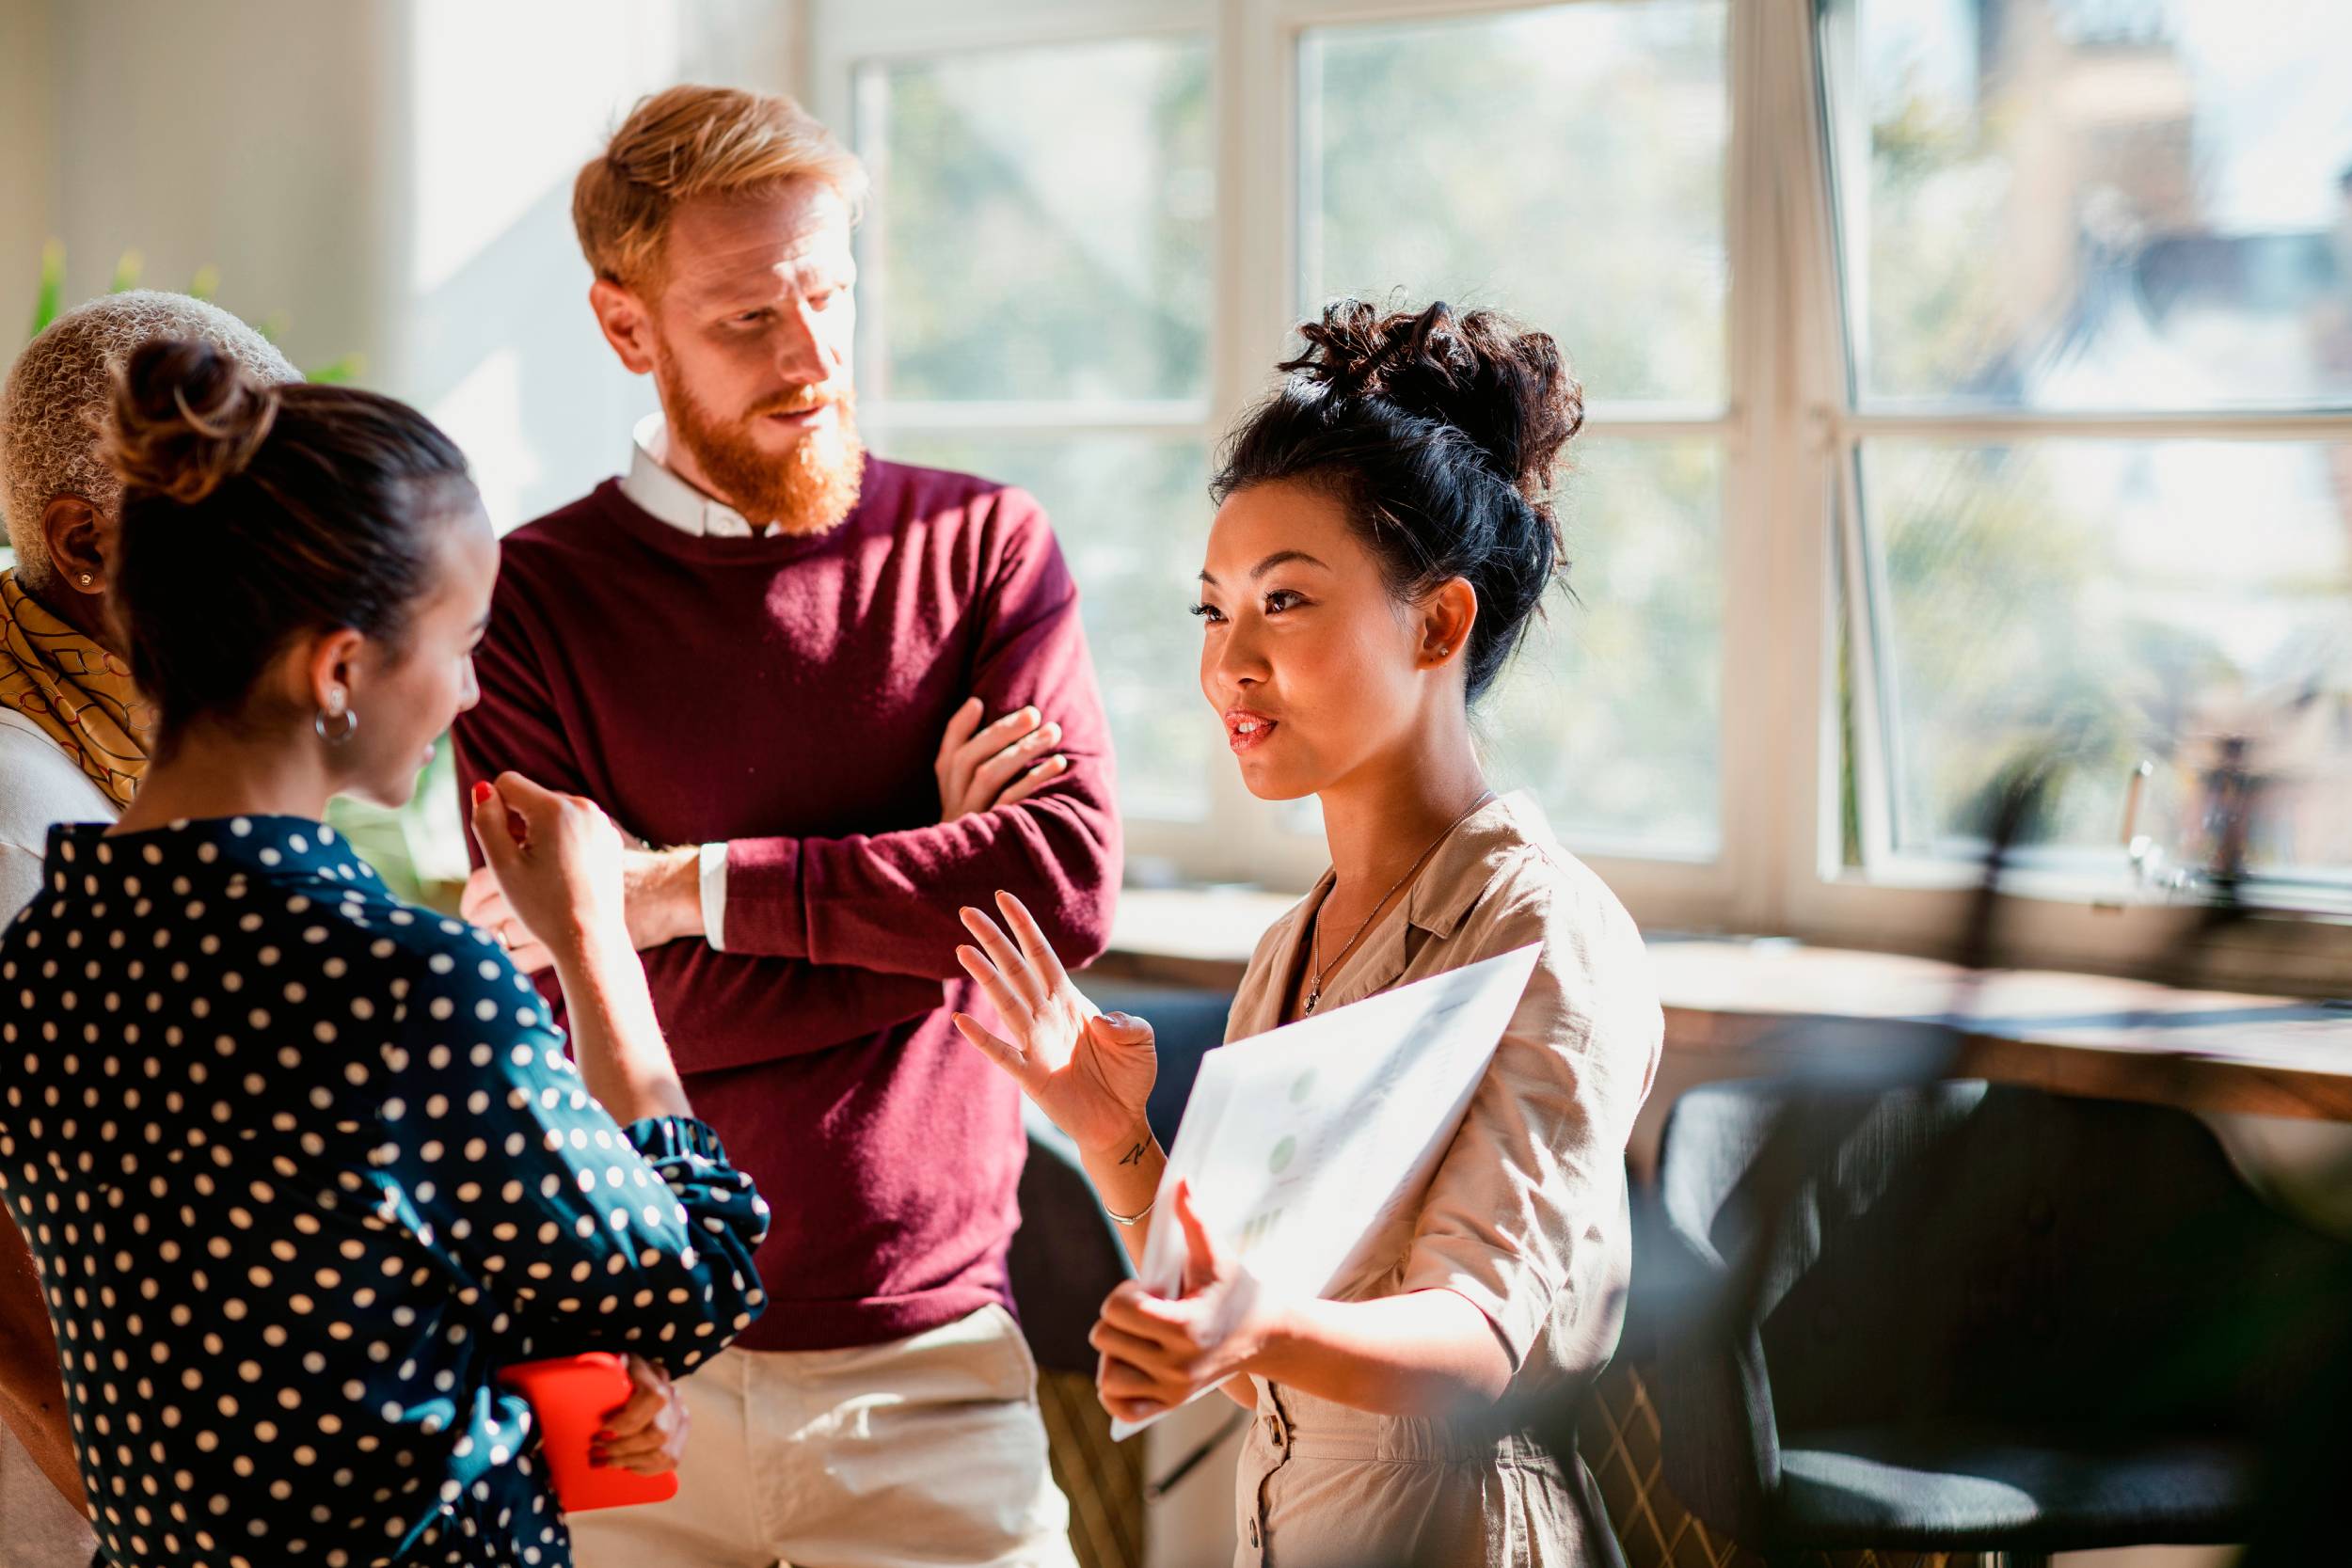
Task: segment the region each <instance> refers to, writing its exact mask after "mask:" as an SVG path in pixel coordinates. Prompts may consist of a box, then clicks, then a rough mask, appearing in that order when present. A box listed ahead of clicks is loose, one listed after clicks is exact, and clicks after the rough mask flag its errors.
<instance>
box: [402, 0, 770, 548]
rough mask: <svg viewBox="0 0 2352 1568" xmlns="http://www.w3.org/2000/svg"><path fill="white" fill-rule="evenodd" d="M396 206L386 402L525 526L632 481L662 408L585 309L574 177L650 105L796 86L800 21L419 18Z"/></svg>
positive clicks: (649, 11)
mask: <svg viewBox="0 0 2352 1568" xmlns="http://www.w3.org/2000/svg"><path fill="white" fill-rule="evenodd" d="M397 11H398V13H399V25H400V33H399V36H398V37H397V38H396V39H395V40H393V43H392V49H393V51H394V52H395V53H396V54H397V55H398V56H399V58H400V65H399V67H398V68H397V70H396V71H394V72H393V74H394V75H395V76H397V78H398V79H399V80H400V81H401V84H402V90H401V93H400V96H399V97H398V98H397V99H396V100H395V101H394V102H393V103H391V104H390V105H389V112H390V115H391V126H392V135H391V136H390V138H389V139H390V143H391V145H392V146H393V147H394V148H395V149H396V150H397V152H396V163H395V165H394V166H392V167H391V168H389V169H388V170H387V173H386V179H385V187H386V189H385V193H384V194H385V195H386V196H387V197H388V198H389V211H390V213H391V214H393V224H394V227H393V230H392V231H391V233H390V235H389V253H390V255H391V257H392V258H393V260H394V263H395V265H396V267H397V269H398V271H397V277H396V281H395V284H394V289H393V294H392V297H391V299H390V300H389V304H388V312H387V313H388V316H389V319H391V320H392V321H395V322H396V323H398V325H399V328H400V330H399V331H398V333H397V334H395V335H393V336H392V337H391V339H390V340H389V341H388V342H387V345H386V358H385V362H384V365H383V374H382V376H381V378H380V381H379V382H378V384H379V385H381V386H383V387H384V388H386V389H387V390H390V391H394V392H397V393H398V394H400V395H401V396H403V397H405V398H408V399H410V400H411V401H413V402H415V403H417V404H419V405H420V406H421V407H423V408H424V409H426V410H427V411H428V412H429V413H431V414H432V415H433V416H434V417H435V418H436V419H437V420H439V421H440V422H441V423H442V424H443V425H444V426H445V427H446V428H447V429H448V430H449V431H450V433H451V434H452V435H453V436H455V437H456V438H457V439H458V441H459V442H460V443H461V444H462V445H463V446H464V447H465V448H466V451H467V452H468V453H469V455H470V456H471V457H472V458H473V460H474V465H475V472H476V477H477V479H478V480H479V481H480V482H481V483H482V488H483V494H484V499H485V502H486V503H487V504H488V507H489V510H490V515H491V516H492V517H493V518H494V519H496V520H497V521H498V522H499V523H500V524H501V526H505V525H507V524H510V523H514V522H520V521H524V520H527V519H528V518H530V517H532V516H533V515H537V514H539V513H541V512H544V511H546V510H548V508H549V507H552V506H556V505H559V504H561V503H563V502H564V501H566V500H569V499H573V498H575V497H577V496H579V495H580V494H581V493H582V492H583V491H585V490H586V489H587V488H588V487H589V486H590V485H591V484H593V483H595V482H596V481H597V480H599V479H601V478H603V477H604V476H605V475H607V474H610V473H613V472H616V471H618V470H619V468H620V467H621V466H622V464H623V462H624V461H625V459H626V457H627V454H628V435H629V429H630V426H631V425H632V424H634V423H635V421H636V420H637V419H638V418H639V417H640V416H641V415H643V414H644V413H646V412H648V411H650V410H651V409H652V407H653V394H652V390H651V388H650V387H649V386H647V385H646V384H645V383H644V382H643V381H642V380H639V379H637V378H634V377H631V376H629V375H628V374H627V373H626V372H623V371H622V370H621V368H620V366H619V365H618V363H617V362H616V361H614V359H613V358H612V352H611V351H610V350H609V349H608V348H607V347H606V346H605V344H604V341H603V339H602V338H601V337H600V336H599V335H598V334H597V332H596V324H595V320H594V318H593V317H591V316H590V314H589V311H588V305H587V293H588V283H589V273H588V267H587V264H586V263H585V262H584V261H582V260H581V259H580V247H579V244H578V242H577V241H576V240H575V238H574V237H573V233H572V226H571V185H572V178H573V176H574V175H575V174H576V173H577V172H578V171H579V168H580V164H581V163H583V162H584V161H585V160H587V159H588V158H590V157H592V156H593V155H595V153H596V150H597V148H598V147H600V146H601V145H602V143H603V141H604V139H605V137H606V136H607V135H609V134H610V133H611V131H612V128H613V127H614V126H615V125H617V124H618V123H619V121H620V119H621V118H622V117H623V116H624V115H625V114H626V113H627V112H628V106H629V105H630V103H633V102H635V100H636V99H637V98H639V97H640V96H642V95H643V94H644V93H646V92H649V91H652V90H654V89H656V88H659V87H666V86H668V85H670V84H671V83H673V82H678V81H704V82H715V83H721V84H724V85H729V86H739V87H755V88H758V89H761V90H768V91H775V90H787V89H788V87H789V86H790V84H791V81H792V69H793V37H794V14H795V8H793V7H791V6H786V5H776V4H757V3H752V0H698V3H685V0H667V3H647V0H561V3H559V0H506V3H503V4H501V5H499V6H497V7H485V6H482V5H479V4H477V3H474V0H412V3H409V4H405V5H401V6H399V7H398V8H397Z"/></svg>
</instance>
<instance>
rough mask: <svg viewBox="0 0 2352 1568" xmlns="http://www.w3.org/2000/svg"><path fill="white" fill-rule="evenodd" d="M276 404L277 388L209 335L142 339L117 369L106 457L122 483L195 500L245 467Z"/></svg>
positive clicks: (275, 412) (275, 413) (274, 417)
mask: <svg viewBox="0 0 2352 1568" xmlns="http://www.w3.org/2000/svg"><path fill="white" fill-rule="evenodd" d="M277 418H278V389H277V388H274V387H271V386H269V385H267V384H266V383H264V382H262V381H259V380H256V379H255V378H254V377H253V376H252V375H251V374H249V373H248V372H246V370H245V368H244V367H243V366H241V365H239V364H238V363H237V361H236V360H235V359H233V358H231V357H230V356H229V355H227V354H225V353H223V352H222V351H221V350H220V349H218V348H215V347H214V346H213V345H212V344H210V343H206V342H199V341H194V340H172V341H161V342H151V343H143V344H141V345H140V346H139V347H138V348H137V349H135V350H134V351H133V352H132V354H131V356H129V358H128V359H126V360H124V361H123V362H122V363H121V364H119V365H118V366H117V367H116V370H115V388H114V399H113V403H112V405H111V407H110V409H109V411H108V420H107V428H106V433H105V436H106V462H107V465H108V466H109V467H112V468H113V469H114V471H115V473H116V474H117V475H118V476H119V477H120V479H121V480H122V483H123V485H124V487H125V488H126V489H138V490H151V491H154V492H156V493H158V494H161V495H165V496H168V497H170V498H171V499H173V500H176V501H178V502H180V503H181V504H183V505H193V504H194V503H196V502H198V501H200V500H202V499H204V498H205V497H206V496H209V495H211V494H212V493H213V491H214V490H215V489H217V488H218V487H219V486H220V484H221V483H222V482H223V481H225V480H228V479H230V478H232V477H233V476H235V475H236V474H238V473H241V472H243V471H244V469H245V466H246V464H247V463H249V462H251V461H252V459H253V454H254V453H255V452H256V451H260V450H261V446H262V440H263V439H264V438H266V437H267V436H268V435H269V431H270V426H271V424H272V423H274V422H275V421H276V420H277Z"/></svg>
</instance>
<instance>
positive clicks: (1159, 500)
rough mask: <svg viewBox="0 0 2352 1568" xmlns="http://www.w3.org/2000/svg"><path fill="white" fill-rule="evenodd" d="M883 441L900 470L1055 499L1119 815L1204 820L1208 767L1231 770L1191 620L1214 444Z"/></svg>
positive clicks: (1095, 439) (1133, 439) (1078, 439)
mask: <svg viewBox="0 0 2352 1568" xmlns="http://www.w3.org/2000/svg"><path fill="white" fill-rule="evenodd" d="M878 446H880V447H881V448H882V450H884V451H888V452H889V454H890V455H891V456H892V457H894V458H896V459H898V461H900V462H903V463H921V464H926V465H929V466H930V467H941V468H956V469H961V470H962V471H964V472H967V473H981V474H986V475H987V476H988V477H989V478H991V479H995V480H1001V481H1004V482H1005V483H1009V484H1018V485H1020V486H1021V487H1022V488H1023V489H1025V490H1026V491H1028V492H1029V493H1030V494H1031V495H1033V496H1035V497H1036V498H1037V499H1039V500H1040V501H1041V502H1042V503H1043V504H1044V506H1045V510H1046V514H1047V515H1049V516H1051V517H1052V518H1053V520H1054V532H1055V534H1056V535H1057V537H1058V538H1059V539H1060V541H1061V548H1062V554H1063V556H1064V557H1065V558H1067V560H1068V561H1069V562H1070V571H1071V575H1072V576H1073V578H1076V579H1077V583H1078V595H1079V596H1078V607H1079V613H1080V615H1081V616H1082V617H1083V618H1084V620H1085V622H1086V630H1087V641H1088V642H1089V644H1090V645H1091V647H1092V650H1093V653H1094V669H1095V673H1096V674H1097V676H1098V677H1099V678H1100V679H1101V681H1102V685H1103V705H1104V708H1105V709H1106V710H1107V711H1108V712H1109V714H1110V721H1111V740H1112V744H1113V745H1114V746H1116V747H1117V748H1118V751H1119V796H1120V808H1121V809H1122V810H1123V811H1125V812H1127V813H1128V814H1130V815H1132V816H1144V817H1152V818H1154V819H1157V820H1163V821H1167V820H1175V821H1188V820H1196V819H1198V818H1200V817H1201V816H1205V815H1206V814H1207V811H1208V793H1209V779H1210V772H1209V769H1210V768H1212V767H1222V766H1227V765H1226V764H1225V763H1224V761H1223V759H1222V758H1221V757H1220V756H1219V755H1218V753H1219V752H1222V751H1223V750H1224V738H1223V735H1222V733H1221V731H1220V728H1219V726H1218V723H1217V720H1216V715H1215V714H1214V713H1213V712H1211V711H1210V709H1209V705H1208V703H1207V700H1206V699H1204V698H1203V697H1202V696H1201V695H1200V681H1199V679H1198V675H1199V671H1200V626H1199V625H1198V624H1197V623H1196V622H1195V621H1194V620H1193V618H1192V616H1191V615H1190V613H1188V611H1189V610H1190V609H1191V607H1192V604H1193V602H1194V599H1195V597H1196V596H1197V595H1196V585H1197V579H1198V578H1199V576H1200V553H1201V550H1202V548H1203V547H1204V546H1206V545H1207V543H1208V537H1209V516H1210V509H1209V501H1208V483H1209V458H1208V450H1207V448H1206V447H1205V446H1203V445H1202V444H1201V443H1200V441H1199V440H1198V439H1188V440H1165V439H1153V438H1150V437H1143V436H1071V437H1064V436H988V437H985V438H958V437H946V436H896V437H888V438H886V439H884V440H883V441H881V442H879V443H878ZM1047 717H1048V718H1051V717H1052V715H1050V714H1049V715H1047Z"/></svg>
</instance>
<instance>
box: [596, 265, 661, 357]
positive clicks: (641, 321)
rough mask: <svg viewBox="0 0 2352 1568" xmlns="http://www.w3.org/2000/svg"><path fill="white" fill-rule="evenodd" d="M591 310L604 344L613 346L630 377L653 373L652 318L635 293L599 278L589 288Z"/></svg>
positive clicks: (608, 280)
mask: <svg viewBox="0 0 2352 1568" xmlns="http://www.w3.org/2000/svg"><path fill="white" fill-rule="evenodd" d="M588 307H589V309H592V310H594V311H596V325H598V326H600V327H602V328H604V341H606V342H608V343H611V344H612V352H613V353H614V354H617V355H619V356H621V363H622V364H623V365H625V366H627V367H628V372H629V374H631V375H647V374H650V373H651V372H652V371H653V316H652V313H651V312H650V311H649V310H648V309H646V307H645V302H644V300H643V299H641V298H639V297H638V295H637V293H636V292H635V291H633V290H630V289H625V288H623V287H622V286H621V285H620V284H618V283H615V282H613V281H612V279H611V278H609V277H599V278H597V279H596V281H595V282H594V283H591V284H589V285H588Z"/></svg>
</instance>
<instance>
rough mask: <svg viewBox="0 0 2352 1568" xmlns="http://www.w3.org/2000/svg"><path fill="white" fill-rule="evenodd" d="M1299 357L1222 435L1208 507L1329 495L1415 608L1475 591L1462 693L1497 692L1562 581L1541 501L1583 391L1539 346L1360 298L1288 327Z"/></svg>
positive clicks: (1443, 314)
mask: <svg viewBox="0 0 2352 1568" xmlns="http://www.w3.org/2000/svg"><path fill="white" fill-rule="evenodd" d="M1299 332H1300V334H1301V335H1302V336H1304V337H1305V338H1306V340H1307V351H1306V352H1305V353H1304V354H1302V355H1300V356H1298V357H1297V358H1295V359H1290V360H1285V361H1284V362H1283V363H1282V364H1281V365H1280V366H1279V369H1280V370H1282V371H1284V372H1288V376H1289V379H1288V380H1286V381H1285V382H1284V383H1283V385H1282V386H1281V388H1279V390H1278V391H1276V392H1275V393H1274V394H1273V396H1271V397H1269V398H1267V399H1266V401H1265V402H1263V404H1259V405H1258V406H1257V407H1256V408H1255V409H1253V410H1252V411H1251V412H1250V413H1249V414H1248V416H1247V417H1246V418H1245V419H1244V420H1242V423H1241V426H1240V428H1239V429H1237V430H1236V431H1234V433H1233V435H1232V439H1231V440H1230V441H1229V442H1228V443H1227V445H1226V450H1225V460H1224V466H1223V467H1221V468H1220V469H1219V470H1218V472H1217V475H1216V479H1215V480H1213V481H1212V482H1211V483H1210V486H1209V490H1210V494H1211V496H1212V497H1214V498H1215V499H1216V500H1217V501H1218V502H1219V503H1220V504H1222V503H1223V501H1224V500H1225V499H1226V498H1227V497H1229V496H1231V495H1232V494H1233V493H1234V492H1236V491H1239V490H1247V489H1248V488H1249V487H1250V486H1252V485H1257V484H1267V483H1274V482H1276V481H1279V480H1295V481H1300V482H1303V483H1310V484H1315V485H1319V486H1323V487H1325V488H1327V490H1328V491H1329V492H1330V493H1331V494H1332V495H1333V496H1335V497H1336V498H1337V499H1339V500H1340V502H1341V503H1342V504H1343V506H1345V507H1346V509H1347V513H1348V515H1349V517H1350V518H1351V519H1352V520H1353V521H1354V522H1355V524H1356V526H1357V528H1358V529H1359V531H1361V532H1362V534H1363V537H1364V539H1365V540H1366V542H1367V543H1369V544H1370V545H1371V546H1372V548H1373V553H1374V554H1375V556H1376V557H1377V558H1378V559H1379V562H1380V567H1381V573H1382V576H1383V577H1384V578H1386V579H1387V582H1388V585H1389V591H1390V592H1391V593H1392V594H1395V595H1396V596H1397V597H1398V598H1400V599H1403V600H1405V601H1407V602H1411V601H1414V600H1418V599H1420V598H1421V597H1422V596H1423V595H1424V594H1428V593H1429V592H1430V591H1431V590H1433V589H1435V588H1437V587H1438V585H1440V584H1441V583H1444V582H1447V581H1450V580H1451V579H1453V578H1463V579H1464V580H1465V581H1467V582H1468V583H1469V584H1470V587H1471V588H1472V589H1474V590H1475V591H1476V592H1477V594H1478V619H1477V622H1476V624H1475V625H1474V626H1472V627H1471V628H1470V645H1469V647H1468V648H1467V649H1466V650H1465V651H1464V659H1465V664H1464V669H1465V671H1466V673H1467V677H1468V683H1469V694H1470V699H1471V700H1472V701H1475V700H1476V699H1477V698H1478V697H1479V696H1480V695H1481V694H1482V693H1484V692H1485V691H1486V689H1487V688H1488V687H1489V686H1492V685H1493V684H1494V680H1495V677H1496V676H1497V675H1498V674H1500V673H1502V667H1503V665H1504V664H1505V663H1506V662H1508V661H1509V659H1510V657H1511V655H1512V653H1513V652H1514V651H1515V650H1516V649H1517V648H1518V644H1519V641H1520V640H1521V639H1522V638H1523V637H1525V636H1526V633H1527V624H1528V621H1529V620H1530V619H1531V618H1532V617H1533V616H1534V615H1535V614H1536V613H1537V612H1538V611H1539V610H1541V608H1542V604H1543V596H1544V593H1545V590H1546V589H1548V588H1549V587H1550V586H1551V584H1552V582H1553V581H1554V579H1555V578H1557V577H1558V576H1559V575H1560V573H1561V572H1562V571H1563V570H1565V564H1566V562H1565V559H1564V556H1563V548H1562V543H1561V537H1560V525H1559V521H1558V519H1557V518H1555V517H1554V516H1553V515H1552V509H1551V500H1550V491H1551V481H1552V470H1553V467H1554V465H1555V464H1557V462H1558V461H1559V457H1560V449H1561V448H1562V447H1564V446H1565V445H1566V444H1567V441H1568V437H1570V436H1574V435H1575V434H1576V433H1577V431H1578V429H1579V428H1580V427H1581V426H1582V424H1583V422H1584V391H1583V388H1581V387H1580V386H1578V385H1577V381H1576V378H1575V377H1574V376H1573V375H1571V374H1570V373H1569V372H1568V367H1567V363H1566V361H1565V360H1564V359H1563V358H1562V357H1561V355H1560V348H1559V345H1558V344H1556V343H1554V342H1553V341H1551V338H1550V337H1549V335H1548V334H1546V333H1542V332H1530V331H1525V330H1522V329H1521V328H1519V327H1518V326H1516V325H1513V324H1512V323H1511V322H1510V321H1508V320H1507V319H1505V318H1504V317H1502V316H1501V315H1498V314H1497V313H1495V312H1494V311H1492V310H1472V311H1470V313H1469V314H1468V315H1463V316H1456V315H1455V314H1454V311H1453V309H1451V308H1450V307H1449V306H1447V305H1446V304H1445V303H1444V302H1443V301H1439V302H1438V303H1437V304H1435V305H1432V306H1430V307H1429V308H1428V309H1425V310H1422V311H1420V312H1419V313H1415V312H1413V311H1409V310H1399V311H1392V312H1390V313H1388V314H1385V315H1384V314H1382V313H1381V312H1380V311H1378V310H1376V309H1374V308H1373V307H1372V306H1370V305H1367V304H1365V303H1363V302H1362V301H1361V300H1354V299H1345V300H1341V301H1340V302H1339V303H1337V304H1335V305H1332V306H1330V307H1328V308H1327V309H1325V311H1324V312H1323V320H1321V321H1320V322H1308V323H1306V324H1305V325H1302V326H1300V328H1299Z"/></svg>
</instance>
